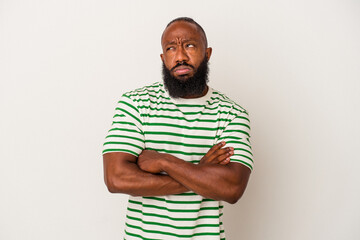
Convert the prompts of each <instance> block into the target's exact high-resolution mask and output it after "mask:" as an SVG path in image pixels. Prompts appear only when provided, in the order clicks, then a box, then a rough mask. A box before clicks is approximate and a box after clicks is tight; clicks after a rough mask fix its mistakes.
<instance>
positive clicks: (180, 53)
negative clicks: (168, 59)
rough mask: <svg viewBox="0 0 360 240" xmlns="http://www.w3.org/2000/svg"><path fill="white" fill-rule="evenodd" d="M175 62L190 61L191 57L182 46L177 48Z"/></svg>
mask: <svg viewBox="0 0 360 240" xmlns="http://www.w3.org/2000/svg"><path fill="white" fill-rule="evenodd" d="M175 60H176V62H187V61H188V60H189V56H188V55H187V53H186V51H185V49H184V48H183V47H182V46H179V47H177V48H176V55H175Z"/></svg>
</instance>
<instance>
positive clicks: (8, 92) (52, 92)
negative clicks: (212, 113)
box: [0, 0, 360, 240]
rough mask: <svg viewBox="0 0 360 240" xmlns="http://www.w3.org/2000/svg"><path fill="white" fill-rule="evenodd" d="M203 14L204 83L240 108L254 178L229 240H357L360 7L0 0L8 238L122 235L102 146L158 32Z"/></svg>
mask: <svg viewBox="0 0 360 240" xmlns="http://www.w3.org/2000/svg"><path fill="white" fill-rule="evenodd" d="M179 16H189V17H193V18H194V19H195V20H197V21H198V22H199V23H200V24H201V25H202V26H203V27H204V29H205V31H206V32H207V35H208V40H209V45H210V46H211V47H213V55H212V58H211V61H210V62H211V64H210V71H211V74H210V84H211V86H212V87H213V88H215V89H218V90H220V91H222V92H224V93H226V94H227V95H228V96H229V97H231V98H233V99H234V100H235V101H237V102H238V103H239V104H240V105H242V106H243V107H244V108H246V109H247V110H248V111H249V113H250V116H251V120H252V137H253V138H252V143H253V149H254V153H255V162H256V165H255V170H254V171H253V174H252V176H251V179H250V183H249V185H248V188H247V190H246V192H245V195H244V196H243V198H242V199H241V200H240V201H239V202H238V203H237V204H236V205H227V206H226V210H225V211H226V213H225V214H226V217H225V220H226V222H225V224H226V225H225V226H226V231H227V236H228V239H230V240H233V239H234V240H237V239H246V240H268V239H269V240H289V239H290V240H304V239H305V240H307V239H309V240H325V239H326V240H339V239H341V240H357V239H360V227H359V226H360V204H359V203H360V185H359V183H360V175H359V170H360V158H359V154H358V151H359V148H360V138H359V136H360V129H359V122H360V106H359V105H360V83H359V82H360V44H359V43H360V2H359V1H356V0H353V1H351V0H311V1H310V0H302V1H288V0H274V1H265V0H263V1H261V0H252V1H209V0H207V1H186V0H183V1H120V0H112V1H100V0H92V1H89V0H86V1H85V0H83V1H81V0H71V1H70V0H67V1H65V0H64V1H55V0H33V1H26V0H0V80H1V83H0V107H1V111H0V114H1V117H0V121H1V124H0V131H1V132H0V133H1V134H0V138H1V139H0V140H1V142H0V148H1V155H0V160H1V165H0V191H1V192H0V194H1V198H0V239H4V240H14V239H16V240H24V239H34V240H35V239H36V240H45V239H51V240H60V239H61V240H63V239H70V240H72V239H74V240H75V239H87V240H95V239H114V240H115V239H121V234H122V232H123V224H124V217H125V212H124V211H125V207H126V200H127V197H126V195H121V194H110V193H108V192H107V189H106V187H105V185H104V182H103V169H102V157H101V149H102V143H103V141H104V137H105V135H106V132H107V130H108V129H109V127H110V124H111V117H112V115H113V112H114V108H115V104H116V102H117V100H118V98H119V97H120V96H121V94H122V93H123V92H125V91H128V90H132V89H134V88H137V87H141V86H143V85H146V84H151V83H153V82H155V81H159V80H161V62H160V57H159V54H160V51H161V48H160V35H161V33H162V30H163V29H164V27H165V25H166V24H167V23H168V22H169V21H170V20H172V19H173V18H175V17H179Z"/></svg>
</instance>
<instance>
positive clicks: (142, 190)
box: [104, 154, 189, 196]
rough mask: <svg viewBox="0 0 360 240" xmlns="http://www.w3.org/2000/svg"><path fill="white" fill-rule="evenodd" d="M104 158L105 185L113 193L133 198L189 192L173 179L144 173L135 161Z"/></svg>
mask: <svg viewBox="0 0 360 240" xmlns="http://www.w3.org/2000/svg"><path fill="white" fill-rule="evenodd" d="M111 157H112V156H111V154H107V156H105V157H104V166H105V168H104V169H105V183H106V185H107V187H108V190H109V191H110V192H112V193H126V194H129V195H133V196H162V195H169V194H178V193H183V192H187V191H189V190H188V189H187V188H186V187H184V186H183V185H182V184H180V183H179V182H177V181H176V180H174V179H173V178H171V177H169V176H166V175H160V174H151V173H148V172H144V171H142V170H141V169H140V168H139V167H138V166H137V165H136V163H135V162H134V161H114V159H111Z"/></svg>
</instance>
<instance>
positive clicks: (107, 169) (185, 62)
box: [103, 17, 253, 240]
mask: <svg viewBox="0 0 360 240" xmlns="http://www.w3.org/2000/svg"><path fill="white" fill-rule="evenodd" d="M161 45H162V49H163V53H162V54H160V57H161V60H162V63H163V83H162V82H157V83H154V84H152V85H150V86H145V87H143V88H140V89H136V90H134V91H131V92H127V93H125V94H123V96H122V97H121V99H120V101H119V102H118V106H117V107H116V110H115V111H116V113H115V115H114V117H113V124H112V126H111V129H110V130H109V132H108V135H107V137H106V141H105V143H104V150H103V159H104V174H105V183H106V185H107V187H108V190H109V191H110V192H111V193H125V194H129V195H130V197H129V202H128V208H127V215H126V226H125V236H124V238H125V239H128V240H129V239H166V240H168V239H206V240H209V239H225V232H224V225H223V222H222V216H223V201H226V202H228V203H231V204H233V203H236V202H237V201H238V200H239V198H240V197H241V196H242V194H243V193H244V191H245V188H246V185H247V182H248V179H249V176H250V173H251V170H252V168H253V159H252V152H251V145H250V135H249V132H250V127H249V118H248V114H247V112H246V110H245V109H243V108H242V107H241V106H239V105H238V104H236V103H235V102H234V101H232V100H231V99H229V98H228V97H226V96H225V95H224V94H222V93H220V92H219V91H216V90H214V89H213V88H211V87H209V86H208V84H207V83H208V61H209V59H210V56H211V52H212V49H211V48H210V47H208V46H207V38H206V35H205V32H204V30H203V28H202V27H201V26H200V25H199V24H198V23H196V22H195V21H194V20H193V19H191V18H186V17H182V18H177V19H174V20H173V21H171V22H170V23H169V24H168V25H167V26H166V28H165V30H164V32H163V35H162V37H161Z"/></svg>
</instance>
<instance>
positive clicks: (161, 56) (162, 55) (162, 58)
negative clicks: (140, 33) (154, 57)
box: [160, 53, 164, 62]
mask: <svg viewBox="0 0 360 240" xmlns="http://www.w3.org/2000/svg"><path fill="white" fill-rule="evenodd" d="M160 58H161V61H162V62H164V54H162V53H161V54H160Z"/></svg>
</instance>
